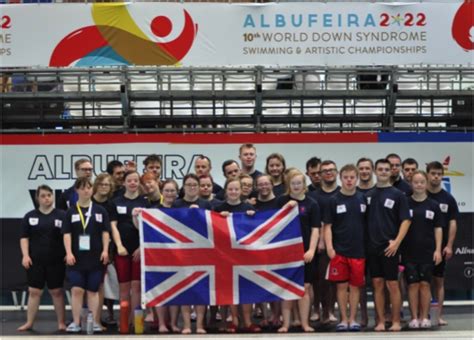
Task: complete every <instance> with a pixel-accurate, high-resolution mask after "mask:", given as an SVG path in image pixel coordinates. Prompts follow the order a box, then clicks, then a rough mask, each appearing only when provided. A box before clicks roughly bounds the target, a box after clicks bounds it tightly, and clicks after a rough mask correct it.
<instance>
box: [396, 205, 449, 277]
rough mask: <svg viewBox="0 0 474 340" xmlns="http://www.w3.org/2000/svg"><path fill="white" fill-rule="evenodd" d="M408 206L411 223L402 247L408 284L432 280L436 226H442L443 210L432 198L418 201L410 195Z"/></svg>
mask: <svg viewBox="0 0 474 340" xmlns="http://www.w3.org/2000/svg"><path fill="white" fill-rule="evenodd" d="M408 206H409V208H410V216H411V225H410V229H409V230H408V233H407V234H406V236H405V238H404V239H403V243H402V247H401V249H402V258H403V263H404V265H405V277H406V280H407V283H408V284H412V283H417V282H420V281H426V282H431V276H432V272H433V253H434V251H435V249H436V241H435V228H441V227H442V217H441V210H440V209H439V207H438V204H437V203H436V201H434V200H432V199H430V198H427V199H425V200H424V201H423V202H417V201H415V200H414V199H413V198H412V197H410V198H409V199H408Z"/></svg>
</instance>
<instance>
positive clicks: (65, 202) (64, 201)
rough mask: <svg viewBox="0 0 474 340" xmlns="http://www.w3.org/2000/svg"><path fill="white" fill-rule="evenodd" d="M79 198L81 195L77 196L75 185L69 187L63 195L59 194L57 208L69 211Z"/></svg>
mask: <svg viewBox="0 0 474 340" xmlns="http://www.w3.org/2000/svg"><path fill="white" fill-rule="evenodd" d="M78 198H79V197H78V196H77V192H76V189H75V188H74V186H72V187H70V188H67V189H66V190H64V192H63V193H62V194H61V196H59V201H58V204H57V207H56V208H58V209H61V210H64V211H67V210H68V209H69V208H70V207H72V206H74V205H76V203H77V200H78Z"/></svg>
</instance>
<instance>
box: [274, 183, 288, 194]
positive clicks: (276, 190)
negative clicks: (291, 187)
mask: <svg viewBox="0 0 474 340" xmlns="http://www.w3.org/2000/svg"><path fill="white" fill-rule="evenodd" d="M285 191H286V187H285V185H284V184H283V183H280V184H278V185H274V186H273V194H274V195H275V197H280V196H283V195H284V194H285Z"/></svg>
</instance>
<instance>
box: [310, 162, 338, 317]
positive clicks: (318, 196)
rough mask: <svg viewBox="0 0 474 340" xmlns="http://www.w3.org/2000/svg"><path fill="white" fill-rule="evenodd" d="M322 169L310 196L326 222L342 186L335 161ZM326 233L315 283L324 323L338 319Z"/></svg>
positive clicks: (320, 246) (316, 308)
mask: <svg viewBox="0 0 474 340" xmlns="http://www.w3.org/2000/svg"><path fill="white" fill-rule="evenodd" d="M320 169H321V171H320V176H321V187H320V188H318V189H316V190H314V191H311V192H309V193H308V196H309V197H310V198H312V199H314V200H316V201H317V202H318V204H319V207H320V209H321V217H322V222H323V223H325V222H326V220H325V218H326V216H327V210H328V207H329V202H330V200H331V197H333V196H334V194H336V193H338V192H339V191H340V189H341V187H340V186H338V185H337V167H336V163H334V161H331V160H325V161H323V162H322V163H321V166H320ZM324 234H325V231H323V232H322V233H321V235H320V239H319V243H318V250H317V254H316V256H317V260H316V263H317V269H316V277H315V280H314V283H313V292H314V307H315V313H317V312H318V310H319V301H320V302H321V306H322V309H323V314H322V317H321V322H322V323H323V324H324V323H329V322H335V321H337V319H336V317H335V316H334V304H335V302H336V286H335V284H333V283H332V282H330V281H328V280H326V278H325V276H326V269H327V267H328V264H329V256H328V254H327V253H326V246H325V240H324ZM318 314H319V313H318Z"/></svg>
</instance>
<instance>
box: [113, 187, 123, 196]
mask: <svg viewBox="0 0 474 340" xmlns="http://www.w3.org/2000/svg"><path fill="white" fill-rule="evenodd" d="M124 194H125V187H124V186H121V187H119V188H116V189H115V191H114V193H113V194H112V199H114V198H116V197H119V196H123V195H124Z"/></svg>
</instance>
